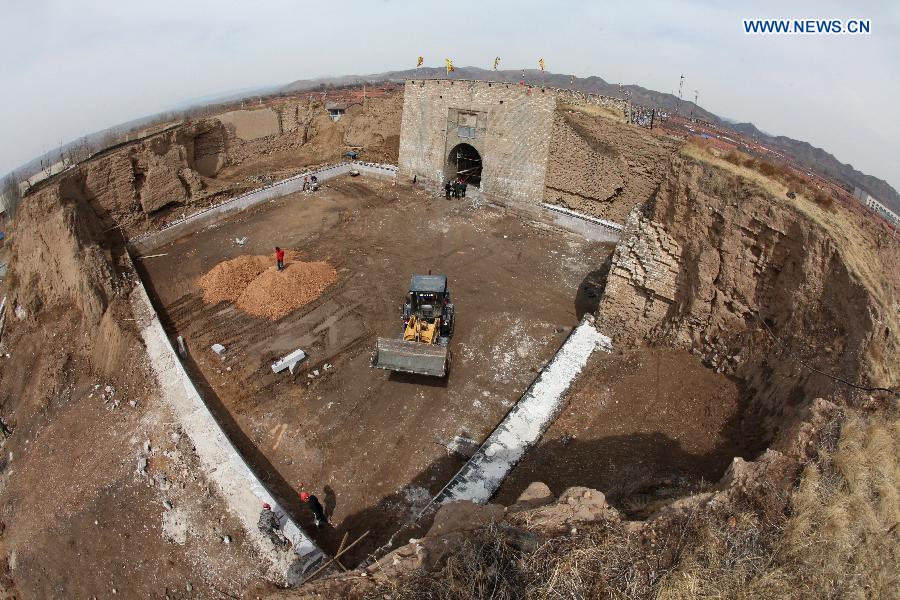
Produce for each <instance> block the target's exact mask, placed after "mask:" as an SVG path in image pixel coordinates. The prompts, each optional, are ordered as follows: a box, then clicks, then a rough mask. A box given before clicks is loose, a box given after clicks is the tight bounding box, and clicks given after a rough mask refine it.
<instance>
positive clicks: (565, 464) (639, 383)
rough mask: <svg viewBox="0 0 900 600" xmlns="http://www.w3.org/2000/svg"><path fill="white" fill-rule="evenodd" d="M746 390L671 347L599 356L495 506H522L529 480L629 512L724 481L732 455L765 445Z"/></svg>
mask: <svg viewBox="0 0 900 600" xmlns="http://www.w3.org/2000/svg"><path fill="white" fill-rule="evenodd" d="M742 398H743V394H742V390H741V387H740V385H739V384H738V383H737V382H736V381H735V380H734V379H733V378H729V377H727V376H725V375H721V374H716V373H715V371H713V370H711V369H708V368H706V367H705V366H703V364H702V363H701V361H700V358H699V357H698V356H695V355H693V354H690V353H688V352H685V351H682V350H674V349H670V348H648V347H641V348H635V349H629V350H625V351H618V350H613V352H612V353H605V352H596V353H594V355H593V356H592V357H591V359H590V361H589V363H588V366H587V368H586V369H585V371H584V373H583V374H582V376H581V377H580V378H579V380H578V382H577V383H576V385H575V387H574V388H573V390H572V392H571V394H570V400H569V403H568V405H567V406H566V408H565V409H564V411H563V412H562V414H561V415H560V416H559V418H558V419H557V420H556V422H555V423H554V424H553V425H552V426H551V427H550V428H549V429H548V430H547V433H546V434H544V437H543V439H542V440H541V442H540V444H538V446H537V447H535V448H534V449H533V450H531V451H530V452H529V453H528V454H526V456H525V458H524V459H523V460H522V462H521V463H520V464H519V465H518V466H517V467H516V469H515V470H514V471H513V472H512V473H511V474H510V476H509V477H508V478H507V479H506V481H505V482H504V484H503V486H502V487H501V488H500V490H499V491H498V493H497V496H496V497H495V501H497V502H499V503H501V504H511V503H513V502H515V500H516V498H517V497H518V495H519V494H520V493H521V492H522V491H523V490H524V489H525V487H527V486H528V484H529V483H531V482H532V481H543V482H544V483H546V484H547V485H548V486H550V489H551V490H552V491H553V492H554V494H557V495H558V494H561V493H562V492H563V491H564V490H565V489H566V488H568V487H570V486H573V485H582V486H587V487H592V488H594V489H597V490H600V491H601V492H603V493H604V494H606V495H607V498H608V499H609V500H610V502H612V503H613V504H615V505H616V506H617V508H620V509H621V510H623V511H625V512H626V513H627V514H630V515H632V516H635V517H640V516H644V514H643V513H645V512H646V511H648V510H652V509H653V508H654V507H655V506H656V505H657V504H658V502H661V501H665V500H671V498H672V497H675V496H679V495H683V494H685V493H688V492H691V491H696V490H698V489H701V488H703V487H704V486H706V485H708V484H710V483H714V482H716V481H718V480H719V479H720V478H721V477H722V475H723V474H724V472H725V470H726V469H727V468H728V465H729V463H730V461H731V460H732V458H733V457H735V456H741V457H743V458H745V459H747V460H750V459H752V458H755V457H756V455H757V454H758V453H759V452H760V451H761V450H763V449H764V448H765V444H764V443H761V440H760V439H759V432H758V430H756V429H754V428H752V427H750V426H748V425H747V424H746V423H745V420H744V419H742V416H743V414H742V411H743V404H744V403H743V402H742Z"/></svg>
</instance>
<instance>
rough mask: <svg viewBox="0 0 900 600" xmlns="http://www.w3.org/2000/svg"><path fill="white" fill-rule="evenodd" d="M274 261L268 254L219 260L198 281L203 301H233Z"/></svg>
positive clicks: (211, 302)
mask: <svg viewBox="0 0 900 600" xmlns="http://www.w3.org/2000/svg"><path fill="white" fill-rule="evenodd" d="M274 263H275V259H274V258H270V257H268V256H239V257H237V258H233V259H231V260H226V261H223V262H220V263H219V264H217V265H216V266H215V267H213V268H212V269H211V270H210V271H209V272H208V273H207V274H206V275H204V276H203V277H201V278H200V281H199V282H198V283H199V285H200V289H202V290H203V301H204V302H205V303H207V304H216V303H217V302H234V301H235V300H237V299H238V296H240V295H241V292H243V291H244V290H245V289H247V286H248V285H250V282H251V281H253V280H254V279H256V278H257V276H259V274H260V273H262V272H263V271H265V270H266V268H268V267H272V266H274Z"/></svg>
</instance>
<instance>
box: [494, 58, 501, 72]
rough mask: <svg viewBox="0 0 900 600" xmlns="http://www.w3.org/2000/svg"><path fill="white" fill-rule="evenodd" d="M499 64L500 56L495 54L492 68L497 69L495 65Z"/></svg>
mask: <svg viewBox="0 0 900 600" xmlns="http://www.w3.org/2000/svg"><path fill="white" fill-rule="evenodd" d="M499 64H500V57H499V56H495V57H494V70H495V71H496V70H497V66H498V65H499Z"/></svg>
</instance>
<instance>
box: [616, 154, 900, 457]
mask: <svg viewBox="0 0 900 600" xmlns="http://www.w3.org/2000/svg"><path fill="white" fill-rule="evenodd" d="M801 202H802V203H807V204H805V205H801V204H798V203H801ZM824 210H825V209H821V208H819V207H817V206H815V205H812V203H808V202H807V201H806V200H803V199H802V198H798V199H797V200H796V201H794V202H792V201H791V200H788V199H787V198H779V197H776V196H774V195H773V194H771V193H769V192H767V191H765V190H763V189H762V188H761V187H760V186H759V185H757V184H756V183H753V182H750V181H748V180H746V179H744V178H741V177H738V176H736V175H734V174H732V173H728V172H726V171H723V170H721V169H719V168H717V167H714V166H711V165H708V164H705V163H702V162H698V161H694V160H692V159H689V158H686V157H684V156H677V157H675V158H674V159H673V161H672V163H671V164H670V167H669V170H668V172H667V174H666V178H665V180H664V181H663V183H662V185H661V186H660V189H659V191H658V193H657V194H656V195H655V196H654V198H653V199H652V200H651V201H649V202H648V203H646V204H645V205H644V206H642V207H638V208H636V209H635V210H634V211H632V212H631V213H630V215H629V217H628V220H627V225H626V229H625V231H624V233H623V237H622V241H621V242H620V243H619V245H618V247H617V249H616V252H615V255H614V257H613V263H612V267H611V269H610V273H609V278H608V281H607V285H606V289H605V292H604V295H603V298H602V301H601V304H600V308H599V311H598V319H599V323H600V327H601V330H602V331H604V332H605V333H607V334H608V335H611V336H612V337H613V338H614V339H615V340H616V342H617V343H619V344H636V343H641V342H645V341H647V342H650V343H662V344H668V345H673V346H675V347H682V348H686V349H690V350H692V351H694V352H698V353H700V354H702V356H703V357H704V359H705V361H706V362H707V364H708V365H709V366H710V367H711V368H714V369H716V370H717V371H719V372H724V373H727V374H731V375H734V376H735V377H738V378H740V379H741V380H743V382H744V383H745V384H746V386H747V390H748V394H749V396H750V404H749V406H750V413H751V414H750V415H749V416H754V417H756V419H754V421H756V422H758V423H760V424H762V426H763V427H764V428H765V429H766V432H767V434H768V436H769V439H772V438H773V437H774V434H775V433H776V432H777V431H778V430H779V428H780V427H781V426H782V425H784V424H785V423H787V422H789V421H790V417H791V416H792V415H794V414H795V413H796V412H797V410H798V408H799V407H800V406H801V405H802V404H803V403H805V402H807V401H809V400H811V399H812V398H815V397H816V396H833V395H835V394H838V395H839V394H844V393H847V392H849V391H852V388H849V387H848V386H846V385H844V384H841V383H839V382H836V381H835V380H834V379H833V378H830V377H827V376H825V375H823V374H821V373H818V372H816V371H815V370H813V369H810V368H807V367H804V366H803V365H802V364H800V363H799V362H798V361H803V362H805V363H807V364H808V365H810V366H813V367H815V368H816V369H818V370H821V371H824V372H827V373H829V374H832V375H835V376H838V377H841V378H843V379H846V380H847V381H850V382H853V383H856V384H860V385H864V386H868V385H879V386H888V385H896V383H897V373H896V366H892V365H891V364H890V361H891V359H889V358H888V357H892V356H893V357H895V356H897V350H898V342H897V330H896V327H895V326H893V325H892V324H893V323H894V320H895V315H893V314H892V312H891V311H892V310H894V308H893V307H892V305H891V298H895V297H896V292H897V290H898V287H897V277H896V275H892V274H891V269H890V265H891V264H893V265H896V264H897V258H898V257H900V253H898V246H897V244H896V243H895V242H894V243H892V242H891V241H890V240H887V239H883V237H884V236H883V234H880V233H878V232H877V230H876V228H874V227H871V228H867V227H866V223H865V222H863V221H862V220H861V219H859V218H858V217H856V216H855V215H852V214H850V213H849V212H847V213H845V212H844V211H841V209H840V208H838V207H835V208H833V209H831V211H832V212H833V211H840V213H836V214H829V215H825V214H824V213H821V211H824ZM817 211H819V212H817ZM820 213H821V214H822V215H823V216H822V222H825V221H829V222H831V221H834V220H835V219H845V222H846V227H848V228H856V229H858V230H859V231H860V232H861V235H858V236H852V239H853V240H854V242H855V244H854V243H850V242H848V241H847V239H844V237H843V236H840V235H835V232H834V231H829V230H828V228H827V227H824V226H822V225H821V222H820V220H819V219H818V218H817V215H820ZM826 217H827V218H826ZM879 236H881V237H879ZM867 272H875V273H880V274H883V275H884V277H885V283H884V285H883V286H879V287H876V286H873V285H869V284H868V278H867V276H866V273H867Z"/></svg>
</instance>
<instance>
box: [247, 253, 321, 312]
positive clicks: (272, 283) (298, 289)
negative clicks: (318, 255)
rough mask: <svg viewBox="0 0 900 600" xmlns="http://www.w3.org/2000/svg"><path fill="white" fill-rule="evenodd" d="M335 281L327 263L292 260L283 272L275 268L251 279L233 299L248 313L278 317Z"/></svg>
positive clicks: (319, 294) (310, 299)
mask: <svg viewBox="0 0 900 600" xmlns="http://www.w3.org/2000/svg"><path fill="white" fill-rule="evenodd" d="M335 281H337V271H335V270H334V267H332V266H331V265H330V264H328V263H327V262H324V261H323V262H295V263H290V264H288V265H287V266H286V267H285V269H284V271H277V270H276V269H275V268H274V267H272V268H270V269H267V270H265V271H264V272H263V273H262V274H260V276H259V277H257V278H256V279H254V280H253V281H251V282H250V285H248V286H247V289H245V290H244V292H243V293H242V294H241V295H240V297H239V298H238V299H237V302H235V306H237V307H238V308H239V309H240V310H242V311H244V312H245V313H247V314H250V315H254V316H257V317H266V318H268V319H280V318H281V317H283V316H285V315H286V314H288V313H289V312H291V311H292V310H294V309H297V308H300V307H301V306H303V305H305V304H309V303H310V302H312V301H313V300H315V299H316V298H318V297H319V296H321V295H322V292H324V291H325V289H326V288H327V287H328V286H329V285H331V284H332V283H334V282H335Z"/></svg>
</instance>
